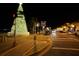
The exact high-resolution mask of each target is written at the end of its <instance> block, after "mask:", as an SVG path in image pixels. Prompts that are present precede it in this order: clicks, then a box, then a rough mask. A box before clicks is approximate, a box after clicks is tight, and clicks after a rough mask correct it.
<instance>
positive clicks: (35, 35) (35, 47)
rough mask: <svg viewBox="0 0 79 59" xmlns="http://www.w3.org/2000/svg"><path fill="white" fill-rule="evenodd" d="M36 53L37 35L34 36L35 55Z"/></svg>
mask: <svg viewBox="0 0 79 59" xmlns="http://www.w3.org/2000/svg"><path fill="white" fill-rule="evenodd" d="M35 52H36V35H34V54H35Z"/></svg>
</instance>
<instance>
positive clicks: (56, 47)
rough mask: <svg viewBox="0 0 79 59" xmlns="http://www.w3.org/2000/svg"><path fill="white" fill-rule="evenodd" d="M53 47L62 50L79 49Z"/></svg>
mask: <svg viewBox="0 0 79 59" xmlns="http://www.w3.org/2000/svg"><path fill="white" fill-rule="evenodd" d="M52 49H61V50H76V51H79V49H78V48H60V47H52Z"/></svg>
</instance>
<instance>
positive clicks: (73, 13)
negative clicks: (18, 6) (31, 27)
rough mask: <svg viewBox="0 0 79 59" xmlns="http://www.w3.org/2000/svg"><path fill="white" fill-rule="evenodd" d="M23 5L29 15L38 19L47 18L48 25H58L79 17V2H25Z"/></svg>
mask: <svg viewBox="0 0 79 59" xmlns="http://www.w3.org/2000/svg"><path fill="white" fill-rule="evenodd" d="M23 7H24V13H25V14H26V15H27V16H29V17H37V18H38V20H46V21H47V25H48V26H58V25H61V24H63V23H65V22H72V21H75V20H78V19H79V4H67V3H59V4H57V3H49V4H46V3H43V4H39V3H35V4H34V3H32V4H23ZM27 16H26V17H27Z"/></svg>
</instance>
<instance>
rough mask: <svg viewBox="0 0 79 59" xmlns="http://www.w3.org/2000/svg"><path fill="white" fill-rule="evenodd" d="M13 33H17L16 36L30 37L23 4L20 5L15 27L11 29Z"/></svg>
mask: <svg viewBox="0 0 79 59" xmlns="http://www.w3.org/2000/svg"><path fill="white" fill-rule="evenodd" d="M11 33H15V35H29V32H28V30H27V24H26V21H25V17H24V14H23V8H22V4H20V5H19V8H18V11H17V17H16V19H15V20H14V23H13V26H12V28H11Z"/></svg>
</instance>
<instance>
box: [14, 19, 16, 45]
mask: <svg viewBox="0 0 79 59" xmlns="http://www.w3.org/2000/svg"><path fill="white" fill-rule="evenodd" d="M13 46H16V19H15V29H14V42H13Z"/></svg>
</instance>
